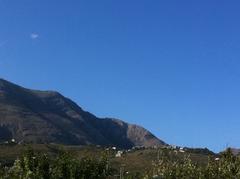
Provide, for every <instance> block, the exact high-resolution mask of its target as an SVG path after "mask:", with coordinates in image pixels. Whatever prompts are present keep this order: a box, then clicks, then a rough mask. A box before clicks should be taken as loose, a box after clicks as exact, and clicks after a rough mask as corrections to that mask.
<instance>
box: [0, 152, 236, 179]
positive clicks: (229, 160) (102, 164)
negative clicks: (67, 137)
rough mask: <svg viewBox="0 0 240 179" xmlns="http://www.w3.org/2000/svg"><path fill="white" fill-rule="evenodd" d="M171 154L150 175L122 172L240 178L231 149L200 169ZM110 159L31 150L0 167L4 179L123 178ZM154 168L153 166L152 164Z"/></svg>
mask: <svg viewBox="0 0 240 179" xmlns="http://www.w3.org/2000/svg"><path fill="white" fill-rule="evenodd" d="M169 152H171V151H167V150H162V152H161V153H159V155H158V156H157V160H156V161H154V162H153V163H152V169H151V170H150V171H138V172H137V173H131V172H127V168H126V169H123V168H124V167H122V168H121V170H120V173H121V174H120V175H121V178H124V179H179V178H181V179H226V178H227V179H238V178H240V159H239V157H237V156H234V155H233V154H232V152H231V150H230V149H228V150H226V151H225V152H223V153H221V154H220V155H219V158H215V157H209V159H208V163H207V164H206V165H199V164H197V163H194V162H193V161H192V160H191V157H190V156H189V155H185V158H184V159H179V158H177V157H176V158H175V159H174V157H173V156H172V154H169ZM107 156H108V155H102V156H101V157H100V158H98V159H93V158H81V159H77V158H75V157H73V156H72V155H71V154H70V153H67V152H60V153H59V155H58V156H56V158H55V159H54V158H50V157H49V156H48V155H46V154H42V153H36V152H34V151H33V150H31V149H28V150H27V151H26V152H25V153H24V154H23V155H22V157H20V158H19V159H17V160H15V162H14V164H13V166H11V167H4V166H0V178H3V179H107V178H109V179H110V178H114V176H115V178H119V177H120V175H119V171H118V170H117V169H115V172H113V171H114V170H113V169H112V167H111V166H110V164H109V161H108V157H107ZM150 165H151V164H150Z"/></svg>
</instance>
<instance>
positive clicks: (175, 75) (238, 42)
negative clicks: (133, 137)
mask: <svg viewBox="0 0 240 179" xmlns="http://www.w3.org/2000/svg"><path fill="white" fill-rule="evenodd" d="M239 8H240V2H239V1H237V0H232V1H226V0H225V1H223V0H211V1H209V0H201V1H193V0H181V1H179V0H168V1H167V0H163V1H159V0H152V1H147V0H144V1H143V0H121V1H113V0H101V1H99V0H95V1H94V0H84V1H83V0H60V1H59V0H51V1H49V0H41V1H36V0H21V1H19V0H0V76H1V77H2V78H4V79H7V80H10V81H12V82H15V83H18V84H20V85H23V86H26V87H29V88H34V89H43V90H45V89H52V90H57V91H59V92H61V93H62V94H64V95H65V96H67V97H70V98H71V99H73V100H74V101H76V102H77V103H78V104H79V105H80V106H81V107H83V108H84V109H85V110H88V111H90V112H92V113H94V114H96V115H98V116H100V117H105V116H109V117H116V118H120V119H123V120H125V121H127V122H130V123H136V124H139V125H142V126H144V127H145V128H147V129H149V130H150V131H152V132H153V133H154V134H155V135H156V136H158V137H159V138H161V139H163V140H164V141H166V142H167V143H170V144H176V145H182V146H189V147H208V148H210V149H212V150H214V151H220V150H222V149H224V148H225V147H226V146H233V147H240V141H239V138H240V132H239V131H240V130H239V129H240V120H239V119H240V110H239V109H240V70H239V69H240V61H239V60H240V59H239V58H240V35H239V32H240V23H239V19H240V11H239Z"/></svg>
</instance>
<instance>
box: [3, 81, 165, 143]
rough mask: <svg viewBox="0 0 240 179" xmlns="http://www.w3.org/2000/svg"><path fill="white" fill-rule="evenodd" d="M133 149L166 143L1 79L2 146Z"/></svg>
mask: <svg viewBox="0 0 240 179" xmlns="http://www.w3.org/2000/svg"><path fill="white" fill-rule="evenodd" d="M12 138H14V139H15V140H16V141H17V142H20V143H60V144H66V145H91V144H92V145H103V146H117V147H120V148H131V147H133V146H162V145H165V143H164V142H163V141H161V140H159V139H158V138H156V137H155V136H154V135H153V134H151V133H150V132H149V131H147V130H146V129H144V128H142V127H140V126H137V125H132V124H128V123H125V122H123V121H121V120H117V119H111V118H105V119H102V118H98V117H96V116H94V115H93V114H91V113H89V112H86V111H84V110H83V109H82V108H80V107H79V106H78V105H77V104H76V103H74V102H73V101H71V100H70V99H68V98H66V97H64V96H62V95H61V94H59V93H58V92H54V91H38V90H30V89H26V88H23V87H20V86H18V85H15V84H13V83H10V82H8V81H6V80H3V79H0V142H3V141H7V140H10V139H12Z"/></svg>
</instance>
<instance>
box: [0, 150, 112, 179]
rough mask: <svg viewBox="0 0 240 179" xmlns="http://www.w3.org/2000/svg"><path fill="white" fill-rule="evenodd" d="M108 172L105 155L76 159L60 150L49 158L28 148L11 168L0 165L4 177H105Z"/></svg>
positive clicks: (38, 178) (14, 178)
mask: <svg viewBox="0 0 240 179" xmlns="http://www.w3.org/2000/svg"><path fill="white" fill-rule="evenodd" d="M110 172H111V169H110V168H109V166H108V160H107V159H106V158H105V157H101V158H100V159H98V160H97V159H90V158H83V159H81V160H77V159H74V158H73V157H72V156H71V155H70V154H69V153H66V152H62V153H61V154H59V156H58V157H57V158H56V159H50V158H49V157H48V156H47V155H46V154H36V153H34V152H33V150H28V151H27V152H25V154H24V155H23V156H22V157H21V158H20V159H17V160H16V161H15V162H14V165H13V166H12V167H11V168H9V169H5V170H4V168H3V167H2V168H1V170H0V175H1V178H5V179H75V178H79V179H105V178H107V177H108V176H109V175H110Z"/></svg>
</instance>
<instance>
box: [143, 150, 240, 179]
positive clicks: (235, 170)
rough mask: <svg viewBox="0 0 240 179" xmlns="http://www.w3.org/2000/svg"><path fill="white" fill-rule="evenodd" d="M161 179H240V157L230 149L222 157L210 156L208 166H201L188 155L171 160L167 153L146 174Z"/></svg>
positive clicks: (148, 176)
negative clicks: (181, 159)
mask: <svg viewBox="0 0 240 179" xmlns="http://www.w3.org/2000/svg"><path fill="white" fill-rule="evenodd" d="M145 178H146V179H149V178H155V179H158V178H161V179H178V178H181V179H226V178H227V179H238V178H240V159H239V157H237V156H234V155H233V154H232V152H231V150H230V149H228V150H227V151H225V152H223V153H222V154H221V156H220V158H210V157H209V161H208V164H207V165H206V166H199V165H197V164H195V163H193V162H192V161H191V160H190V157H189V156H186V157H185V159H184V160H183V161H170V160H169V159H168V158H167V157H166V156H165V155H163V156H162V158H161V159H159V160H158V161H157V162H154V163H153V170H152V171H151V172H150V173H149V174H148V175H146V176H145Z"/></svg>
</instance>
